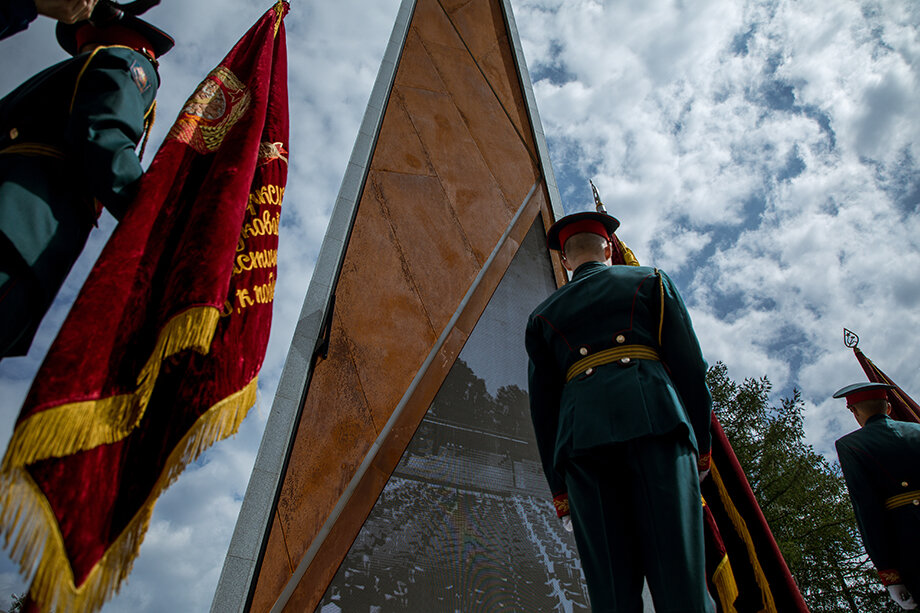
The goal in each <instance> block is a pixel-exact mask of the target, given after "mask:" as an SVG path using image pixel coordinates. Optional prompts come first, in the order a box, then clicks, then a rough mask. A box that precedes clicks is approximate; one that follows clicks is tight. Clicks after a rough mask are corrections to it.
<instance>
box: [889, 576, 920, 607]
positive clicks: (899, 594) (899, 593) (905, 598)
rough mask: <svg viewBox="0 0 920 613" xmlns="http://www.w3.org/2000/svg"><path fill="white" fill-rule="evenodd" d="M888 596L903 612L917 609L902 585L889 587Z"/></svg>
mask: <svg viewBox="0 0 920 613" xmlns="http://www.w3.org/2000/svg"><path fill="white" fill-rule="evenodd" d="M888 594H889V595H890V596H891V599H892V600H894V601H895V602H896V603H898V604H899V605H900V606H901V608H902V609H904V610H908V611H909V610H912V609H916V608H917V602H916V601H915V600H914V597H913V596H911V595H910V592H908V591H907V588H906V587H904V584H903V583H896V584H894V585H889V586H888Z"/></svg>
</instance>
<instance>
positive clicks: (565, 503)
mask: <svg viewBox="0 0 920 613" xmlns="http://www.w3.org/2000/svg"><path fill="white" fill-rule="evenodd" d="M553 506H554V507H556V515H558V516H559V517H565V516H566V515H568V514H569V493H568V492H562V493H560V494H556V495H555V496H553Z"/></svg>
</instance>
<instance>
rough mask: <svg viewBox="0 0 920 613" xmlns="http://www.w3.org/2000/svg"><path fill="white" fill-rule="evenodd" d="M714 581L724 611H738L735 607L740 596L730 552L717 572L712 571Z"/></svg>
mask: <svg viewBox="0 0 920 613" xmlns="http://www.w3.org/2000/svg"><path fill="white" fill-rule="evenodd" d="M712 583H713V585H715V586H716V592H717V593H718V595H719V602H720V603H721V604H722V613H738V610H737V609H735V599H736V598H737V597H738V584H737V583H735V574H734V573H733V572H732V565H731V562H729V561H728V554H725V557H723V558H722V561H721V562H719V565H718V566H716V570H715V572H713V573H712Z"/></svg>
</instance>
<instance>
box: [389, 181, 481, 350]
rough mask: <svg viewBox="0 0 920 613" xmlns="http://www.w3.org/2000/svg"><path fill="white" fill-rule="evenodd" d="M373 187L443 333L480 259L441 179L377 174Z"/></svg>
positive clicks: (430, 316)
mask: <svg viewBox="0 0 920 613" xmlns="http://www.w3.org/2000/svg"><path fill="white" fill-rule="evenodd" d="M373 187H374V189H375V191H376V192H377V194H376V195H377V198H378V199H379V200H380V204H381V207H382V208H383V211H384V214H385V215H386V216H387V219H388V220H389V222H390V224H391V225H392V227H393V231H394V232H395V233H396V240H397V241H398V242H399V247H400V251H401V253H402V255H403V257H404V258H405V260H406V263H407V265H408V267H409V272H410V274H411V276H412V279H413V281H414V282H415V283H416V288H417V290H418V292H419V296H420V297H421V299H422V303H423V304H425V306H426V309H427V312H428V317H429V319H430V320H431V323H432V326H433V327H434V330H435V331H436V332H438V333H440V331H441V330H443V329H444V326H445V325H447V322H448V321H450V318H451V316H452V315H453V314H454V311H456V310H457V305H459V304H460V300H461V299H462V298H463V294H465V293H466V290H467V288H468V287H469V286H470V282H471V281H472V280H473V279H474V278H475V277H476V273H478V272H479V268H480V262H478V261H477V260H476V255H475V254H474V253H473V249H472V247H471V245H470V243H469V240H468V239H467V237H466V235H465V234H464V233H463V228H462V227H461V226H460V224H459V222H458V220H457V218H456V217H455V214H454V211H453V209H452V208H451V206H450V203H449V202H448V201H447V196H446V195H445V194H444V190H443V189H442V188H441V184H440V183H439V182H438V179H437V177H417V176H412V175H399V174H394V173H388V172H382V173H378V172H375V173H373Z"/></svg>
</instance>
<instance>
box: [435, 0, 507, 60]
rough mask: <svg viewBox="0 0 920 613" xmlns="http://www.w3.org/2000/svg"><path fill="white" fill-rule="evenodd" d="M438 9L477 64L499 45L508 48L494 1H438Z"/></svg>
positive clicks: (500, 14) (503, 20)
mask: <svg viewBox="0 0 920 613" xmlns="http://www.w3.org/2000/svg"><path fill="white" fill-rule="evenodd" d="M441 6H442V7H443V8H444V12H446V13H447V18H448V19H450V21H451V23H452V24H453V25H454V29H456V30H457V32H458V33H459V35H460V38H461V39H462V40H463V42H464V43H465V45H466V47H467V49H469V53H470V55H471V56H472V57H474V58H476V59H477V60H478V59H479V58H483V57H485V56H486V55H488V54H489V53H491V52H492V50H493V49H495V48H496V47H497V46H498V45H499V44H501V45H503V46H508V37H507V36H506V34H505V18H504V17H503V16H502V9H501V6H499V4H498V2H497V1H496V0H477V1H475V2H449V1H447V0H441Z"/></svg>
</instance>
